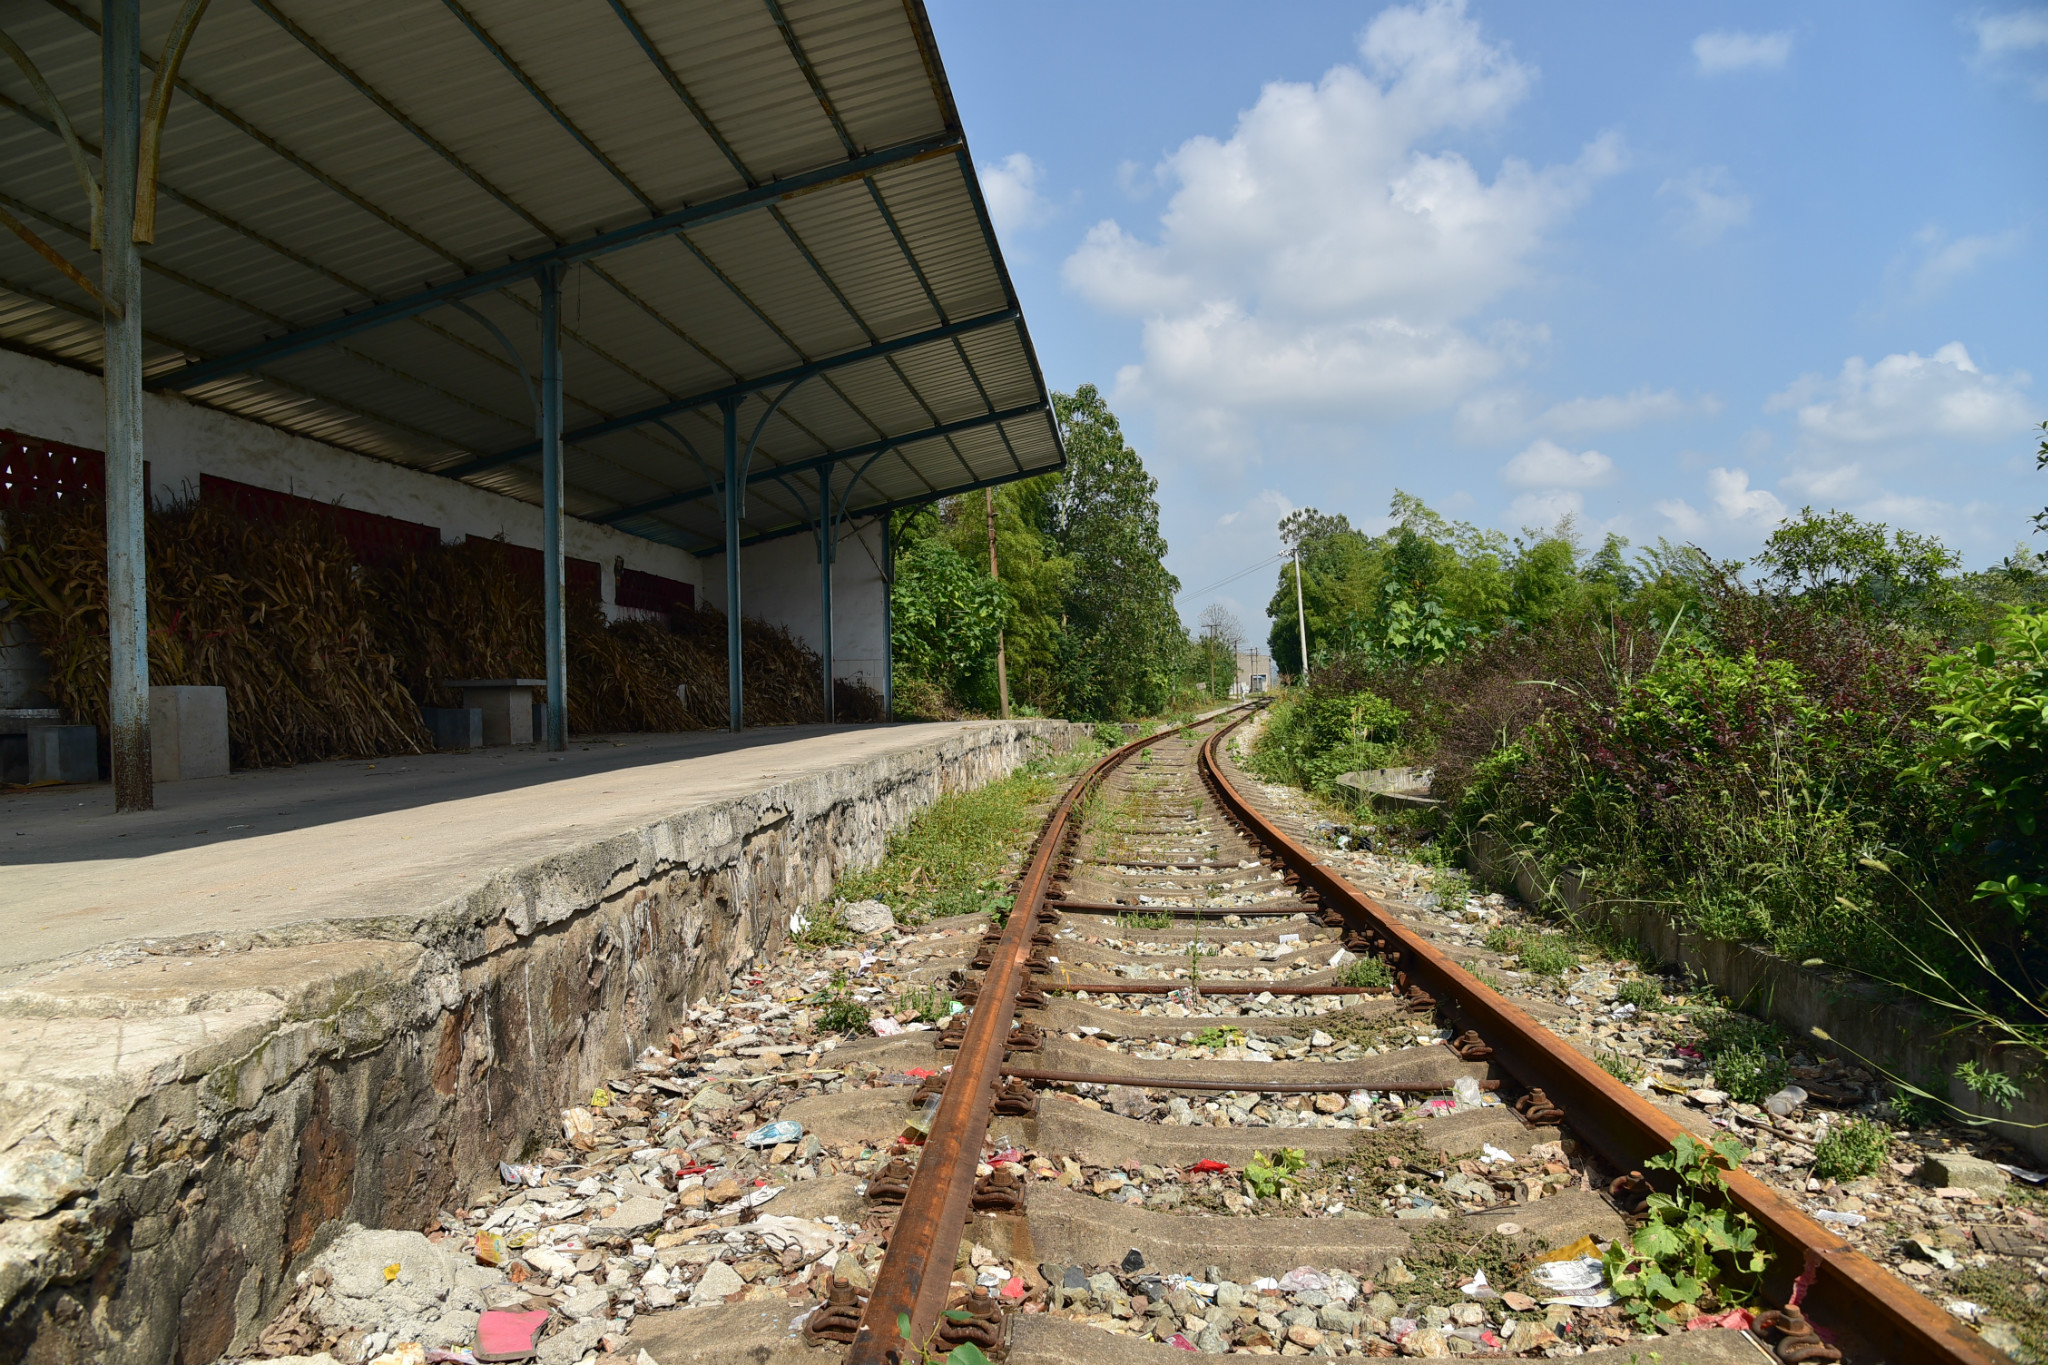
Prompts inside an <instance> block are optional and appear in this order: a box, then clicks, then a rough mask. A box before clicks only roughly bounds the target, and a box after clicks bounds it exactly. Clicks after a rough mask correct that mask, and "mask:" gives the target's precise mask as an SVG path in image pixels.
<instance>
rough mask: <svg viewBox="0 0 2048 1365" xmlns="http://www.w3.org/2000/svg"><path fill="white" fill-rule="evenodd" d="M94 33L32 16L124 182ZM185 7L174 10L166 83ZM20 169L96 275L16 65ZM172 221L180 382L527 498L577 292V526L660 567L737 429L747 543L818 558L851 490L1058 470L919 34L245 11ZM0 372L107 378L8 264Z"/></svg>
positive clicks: (186, 154)
mask: <svg viewBox="0 0 2048 1365" xmlns="http://www.w3.org/2000/svg"><path fill="white" fill-rule="evenodd" d="M98 8H99V7H98V5H97V4H93V3H91V0H42V3H40V4H26V3H24V4H21V5H19V6H10V8H9V15H8V19H7V22H6V29H7V31H8V33H9V34H10V36H12V37H13V38H14V39H15V41H16V42H18V43H19V44H20V45H21V46H22V47H23V48H25V49H26V50H27V51H28V52H29V54H30V55H31V56H32V57H33V58H34V59H35V61H36V62H37V64H38V65H39V66H40V67H41V69H42V72H43V74H44V76H45V77H46V78H47V79H48V81H49V83H50V85H51V87H52V88H53V89H54V91H55V93H56V95H57V97H58V99H59V100H60V101H61V102H62V104H63V105H64V107H65V110H66V111H67V113H68V114H69V117H70V119H71V121H72V124H73V125H74V127H76V128H77V130H78V134H79V136H80V137H81V138H82V139H83V140H84V141H85V142H86V143H87V147H88V152H89V153H90V154H91V155H93V156H94V157H97V154H98V147H99V141H100V138H99V129H100V79H99V36H98ZM177 10H178V0H144V4H143V51H144V54H145V55H144V66H145V71H144V81H145V83H147V82H148V81H149V79H150V78H151V75H152V73H153V69H154V68H153V57H154V55H155V54H156V53H159V52H161V51H162V49H163V46H164V41H165V35H166V34H167V32H168V31H169V30H170V28H171V27H172V24H173V22H174V20H175V17H176V13H177ZM0 164H4V165H5V166H6V167H7V175H6V176H5V179H4V183H0V207H4V208H6V209H7V210H8V211H10V212H11V213H13V214H14V215H15V216H16V217H18V218H20V219H22V220H23V221H24V222H26V223H27V224H28V226H29V227H30V228H31V229H33V230H35V231H36V232H38V233H39V234H40V235H42V236H43V237H44V238H45V239H46V240H48V241H50V242H51V243H52V244H54V245H56V246H57V247H58V249H59V250H61V251H63V252H64V253H65V254H66V255H68V256H70V257H71V259H72V260H73V262H74V263H76V264H78V265H80V267H81V268H83V269H84V270H85V271H86V272H87V274H88V275H96V274H97V263H96V261H94V260H92V259H90V251H89V244H88V241H87V236H86V226H87V221H88V212H87V209H86V206H85V196H84V193H83V192H82V190H81V189H80V187H79V184H78V180H77V177H76V175H75V173H74V170H73V168H72V165H71V162H70V160H69V158H68V156H67V154H66V151H65V147H64V144H63V142H62V141H61V139H60V137H59V136H58V135H57V132H56V130H55V127H54V125H53V124H52V123H51V122H50V121H49V120H48V119H47V118H46V117H45V116H44V114H43V112H42V107H41V105H40V103H39V101H38V100H37V98H36V96H35V95H34V94H33V92H32V91H31V89H30V86H29V84H28V82H27V81H26V80H25V79H24V78H23V77H22V75H21V73H20V72H19V71H17V70H16V69H15V68H14V66H13V64H12V63H0ZM160 194H161V201H160V207H159V211H158V225H157V241H156V244H155V245H154V246H146V247H144V248H143V264H144V270H145V276H144V284H143V289H144V304H143V331H144V338H145V342H144V347H145V349H144V362H145V367H146V374H147V380H146V382H147V384H148V385H149V387H150V388H152V389H155V390H158V391H176V392H182V393H183V394H185V396H187V397H189V398H191V399H192V400H194V401H196V402H200V403H203V404H206V405H208V406H211V407H215V408H218V409H221V410H223V411H226V412H231V413H234V414H236V415H238V416H242V417H247V418H251V419H254V420H256V421H260V422H265V423H268V424H270V425H272V426H276V427H280V428H283V429H285V430H287V431H292V432H295V433H298V434H300V435H304V436H308V437H311V438H314V439H316V440H320V441H325V442H329V443H331V444H334V445H337V446H341V447H344V448H346V449H349V450H353V451H358V452H360V453H363V454H366V455H372V456H376V457H378V458H382V459H386V460H391V461H394V462H396V463H399V464H404V465H410V466H413V467H415V468H419V469H425V470H430V471H433V472H436V473H441V474H446V475H449V476H451V477H457V478H461V479H464V480H466V481H468V482H470V483H473V484H475V485H477V486H479V487H483V488H488V489H491V490H493V491H495V492H500V493H504V494H507V495H510V496H512V497H516V498H521V499H523V500H525V501H528V502H533V503H538V502H539V500H540V484H539V470H538V465H539V454H538V442H537V441H536V440H535V420H534V409H533V403H532V399H531V397H530V389H529V379H528V374H537V370H538V364H539V360H538V356H539V341H538V336H537V326H538V317H539V311H540V305H539V289H538V286H537V284H536V283H535V281H534V278H533V273H532V272H533V268H534V266H535V265H536V264H537V263H539V262H542V261H547V260H553V261H557V262H560V263H562V264H563V265H565V266H566V267H567V274H566V275H565V277H564V279H563V283H562V317H563V334H562V352H563V372H564V388H565V395H564V403H563V410H564V425H565V429H566V432H567V436H566V439H565V446H564V463H563V467H564V479H565V483H566V485H567V487H566V492H565V509H566V510H567V511H568V512H569V513H570V514H572V515H575V516H580V517H583V518H586V519H589V520H593V521H600V522H606V523H609V524H613V525H617V526H619V527H620V528H621V529H623V530H628V531H631V532H634V533H636V534H639V535H642V536H645V537H648V538H650V539H653V540H659V541H665V542H668V543H672V544H676V545H681V546H683V547H685V548H688V549H691V550H696V551H700V552H702V551H711V552H716V551H717V550H719V549H721V548H722V547H723V536H724V531H723V524H722V520H721V513H720V510H719V506H718V502H717V499H716V497H715V495H714V493H713V492H712V487H711V486H712V484H713V482H714V476H715V475H717V474H718V473H720V472H722V463H721V461H722V439H723V438H722V427H721V423H722V418H721V416H720V412H719V407H718V399H719V398H720V397H721V396H725V395H732V396H735V397H736V398H737V400H738V401H739V404H740V406H739V430H740V438H741V440H742V441H743V442H744V441H745V440H746V439H747V437H748V436H749V435H751V434H752V433H753V432H754V431H755V429H756V426H757V424H758V425H760V437H759V443H758V446H757V449H756V453H755V455H754V462H753V466H752V475H751V478H750V486H749V488H748V491H747V497H746V499H745V503H746V513H747V515H746V519H745V521H744V523H743V525H742V536H743V538H745V539H747V540H754V539H761V538H767V537H771V536H774V535H778V534H787V533H790V532H793V531H800V530H805V529H807V526H806V521H807V518H810V517H814V516H815V515H816V509H817V506H818V501H819V496H820V486H819V485H820V480H821V479H822V480H825V481H827V487H828V488H829V490H830V492H831V495H832V497H833V499H834V501H835V503H843V505H844V507H845V510H846V511H847V513H849V514H851V515H859V514H861V513H863V512H870V513H871V512H875V511H878V510H879V509H881V508H883V507H887V506H894V505H901V504H906V503H911V502H916V501H922V500H927V499H931V498H934V497H939V496H943V495H945V494H947V493H950V492H957V491H962V490H965V489H969V488H975V487H981V486H985V485H987V484H990V483H994V482H1000V481H1002V480H1004V479H1005V478H1016V477H1019V476H1022V475H1024V474H1029V473H1037V472H1041V471H1044V470H1048V469H1053V468H1057V467H1058V466H1059V465H1060V463H1061V462H1062V459H1063V456H1062V452H1061V448H1060V441H1059V433H1058V429H1057V426H1056V424H1055V423H1054V420H1053V417H1052V413H1051V407H1050V402H1049V399H1048V395H1047V393H1046V388H1045V382H1044V379H1043V377H1042V375H1041V374H1040V371H1039V368H1038V362H1037V358H1036V356H1035V354H1034V353H1033V351H1032V347H1031V341H1030V337H1029V335H1028V333H1027V332H1026V330H1025V326H1024V320H1023V317H1022V314H1021V311H1020V310H1019V308H1018V305H1017V299H1016V293H1015V291H1014V289H1013V288H1012V287H1011V283H1010V279H1009V273H1008V271H1007V270H1006V268H1005V267H1004V265H1003V261H1002V255H1001V252H1000V250H999V249H998V247H997V245H996V239H995V233H994V231H993V228H992V227H991V225H990V222H989V216H988V210H987V206H986V205H985V204H984V203H983V202H982V198H981V192H980V187H979V184H978V182H977V181H976V178H975V175H974V170H973V165H972V162H971V160H970V158H969V155H968V150H967V145H966V141H965V139H964V137H963V136H962V134H961V131H960V119H959V114H958V111H957V110H956V109H955V107H954V105H953V100H952V95H951V92H950V90H949V89H948V88H947V85H946V79H945V74H944V71H943V69H942V67H941V66H940V64H939V57H938V51H937V48H936V46H935V45H934V43H933V41H932V36H931V31H930V26H929V24H928V23H927V22H926V18H925V14H924V10H923V6H922V4H921V3H920V0H908V3H906V0H693V3H690V4H662V3H655V0H466V3H459V2H458V0H377V3H370V4H354V5H331V4H319V3H314V0H216V2H215V3H214V4H213V5H212V6H211V7H210V8H209V10H208V11H207V13H206V16H205V18H204V20H203V22H201V24H200V25H199V29H198V35H197V37H196V38H195V39H194V41H193V43H192V46H191V48H190V50H189V52H188V53H187V55H186V57H185V61H184V65H183V67H182V68H181V70H180V72H179V80H178V84H177V87H176V94H175V95H174V96H173V99H172V104H171V111H170V118H169V122H168V125H167V127H166V130H165V134H164V150H163V165H162V173H161V191H160ZM493 328H495V329H496V331H497V332H498V333H502V334H503V336H504V337H506V338H509V339H510V341H511V342H512V344H513V345H514V346H515V347H516V348H517V350H518V351H519V353H520V354H521V356H522V357H523V359H522V361H521V363H520V364H515V363H514V362H513V361H512V360H511V359H510V358H509V357H508V356H507V354H506V352H505V350H504V348H503V346H502V345H501V343H500V341H499V340H498V338H497V336H496V335H495V334H494V332H493ZM0 339H4V341H5V342H6V343H8V344H11V345H13V346H15V347H18V348H22V349H27V350H31V351H34V352H37V353H41V354H45V355H49V356H52V357H57V358H62V359H66V360H70V361H73V362H76V363H82V364H85V365H89V366H92V367H94V368H97V367H98V365H99V363H100V348H101V327H100V321H99V315H98V311H97V309H96V307H95V306H94V304H93V303H92V301H91V300H90V299H89V298H87V297H86V296H84V295H83V294H82V293H80V292H78V291H77V290H76V289H75V287H74V286H73V285H72V284H71V283H70V282H68V281H67V280H65V279H64V278H63V277H62V276H61V275H59V274H58V273H57V272H56V271H55V270H54V269H53V268H52V267H51V266H50V265H49V264H48V263H47V262H45V261H44V260H43V259H42V258H41V257H40V256H38V255H36V254H35V253H34V252H33V251H32V250H31V249H30V248H29V247H28V246H27V245H25V244H24V243H22V242H21V241H20V240H19V239H18V238H16V237H15V236H14V235H12V234H10V233H0ZM799 378H801V379H802V380H803V382H802V383H800V384H798V385H797V386H796V387H795V388H794V390H792V391H791V392H790V393H789V394H788V396H787V398H786V399H785V400H784V401H783V402H782V403H781V404H780V406H779V407H776V408H775V409H774V410H773V412H772V414H771V413H770V406H771V403H772V401H773V400H774V399H776V398H777V397H778V396H780V395H781V394H782V392H783V387H784V385H785V384H787V383H789V382H791V381H794V380H796V379H799ZM764 415H765V416H766V420H765V423H763V417H764ZM856 481H857V482H856Z"/></svg>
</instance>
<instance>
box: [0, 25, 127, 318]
mask: <svg viewBox="0 0 2048 1365" xmlns="http://www.w3.org/2000/svg"><path fill="white" fill-rule="evenodd" d="M0 52H5V53H6V54H7V55H8V56H10V57H12V58H13V59H14V64H15V65H16V66H18V67H20V68H21V74H22V75H24V76H26V77H27V78H28V83H29V86H30V88H32V89H33V90H34V91H35V92H36V98H37V99H40V100H41V101H42V102H43V108H44V109H45V110H46V111H47V112H48V113H49V115H50V122H52V123H54V124H56V125H57V133H58V136H60V137H62V138H63V139H64V149H65V150H66V151H68V152H70V153H71V166H72V169H73V170H75V171H77V172H78V183H79V184H80V185H81V186H82V187H83V188H84V190H85V199H86V202H87V203H88V204H90V205H91V206H92V249H93V250H94V251H98V250H99V249H100V214H101V211H102V210H101V204H100V182H99V180H98V179H97V178H96V177H95V176H94V175H93V173H92V163H91V162H89V161H87V160H86V157H85V144H84V143H82V142H80V141H79V140H78V134H77V132H76V131H74V130H73V129H72V127H71V116H70V115H69V114H66V113H65V112H64V106H63V105H61V104H59V103H58V102H57V96H56V95H55V94H53V93H52V92H51V90H50V83H49V82H48V81H46V80H44V79H43V73H42V72H40V71H38V70H36V64H35V63H34V62H32V61H30V60H29V56H28V54H27V53H26V52H23V51H22V50H21V46H20V44H18V43H16V42H15V41H14V39H12V38H10V37H8V36H7V35H6V34H5V33H4V32H0ZM24 240H25V239H24ZM29 245H31V246H33V245H35V243H33V242H30V243H29ZM66 273H67V274H68V273H70V272H68V271H67V272H66ZM93 296H94V297H95V298H97V297H98V296H99V291H98V290H94V291H93Z"/></svg>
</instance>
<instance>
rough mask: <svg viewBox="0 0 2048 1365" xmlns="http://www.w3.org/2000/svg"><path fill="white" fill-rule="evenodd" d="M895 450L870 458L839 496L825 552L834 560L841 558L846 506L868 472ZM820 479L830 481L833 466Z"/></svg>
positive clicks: (883, 451)
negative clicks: (878, 461)
mask: <svg viewBox="0 0 2048 1365" xmlns="http://www.w3.org/2000/svg"><path fill="white" fill-rule="evenodd" d="M895 448H896V447H894V446H890V447H889V450H878V451H876V452H875V453H874V454H872V455H870V456H868V458H867V462H866V463H864V464H863V465H861V467H860V469H859V470H858V471H857V472H856V473H855V474H854V476H853V479H852V481H851V482H849V483H848V484H847V485H846V491H845V492H844V493H841V494H840V495H839V510H838V511H836V512H834V513H833V514H832V536H831V539H830V540H829V541H828V542H827V548H826V550H825V553H826V554H828V555H830V556H831V557H832V558H833V559H835V560H836V559H838V558H839V523H840V522H841V521H842V520H844V519H845V517H846V504H847V503H848V502H850V501H851V500H852V499H853V490H854V489H855V488H857V487H859V486H860V481H861V480H862V479H865V478H866V477H867V476H868V471H869V470H870V469H873V468H874V467H875V461H877V460H879V459H881V458H882V457H883V456H884V455H887V454H888V453H889V451H890V450H894V449H895ZM819 477H820V478H823V479H828V480H829V479H830V478H831V477H832V466H830V465H827V466H825V469H824V471H823V472H822V473H821V474H820V475H819ZM827 486H828V487H829V486H830V485H829V484H828V485H827Z"/></svg>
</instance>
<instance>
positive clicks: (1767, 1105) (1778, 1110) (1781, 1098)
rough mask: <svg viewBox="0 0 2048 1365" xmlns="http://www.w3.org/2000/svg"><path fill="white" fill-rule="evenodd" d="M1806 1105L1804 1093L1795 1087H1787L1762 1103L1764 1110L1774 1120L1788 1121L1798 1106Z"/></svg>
mask: <svg viewBox="0 0 2048 1365" xmlns="http://www.w3.org/2000/svg"><path fill="white" fill-rule="evenodd" d="M1805 1103H1806V1092H1805V1091H1804V1090H1802V1089H1800V1088H1799V1087H1798V1086H1796V1085H1788V1086H1786V1087H1785V1088H1784V1089H1783V1090H1780V1091H1779V1092H1778V1093H1777V1094H1775V1095H1773V1096H1771V1097H1770V1098H1769V1099H1767V1100H1765V1101H1764V1109H1765V1111H1766V1112H1767V1113H1769V1114H1771V1115H1772V1116H1773V1117H1775V1118H1781V1119H1789V1118H1791V1117H1792V1114H1793V1112H1794V1111H1795V1110H1797V1109H1798V1108H1799V1106H1800V1105H1802V1104H1805Z"/></svg>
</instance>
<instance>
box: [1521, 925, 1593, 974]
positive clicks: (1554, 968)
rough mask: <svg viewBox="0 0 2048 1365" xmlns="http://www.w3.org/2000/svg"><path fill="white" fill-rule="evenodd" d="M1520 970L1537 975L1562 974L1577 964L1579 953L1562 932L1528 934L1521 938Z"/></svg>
mask: <svg viewBox="0 0 2048 1365" xmlns="http://www.w3.org/2000/svg"><path fill="white" fill-rule="evenodd" d="M1520 956H1521V959H1522V970H1523V971H1525V972H1534V973H1535V974H1536V975H1538V976H1563V975H1564V974H1565V973H1566V972H1567V971H1569V970H1571V969H1572V968H1573V967H1576V966H1578V965H1579V955H1578V954H1577V953H1575V952H1573V951H1572V946H1571V944H1570V943H1569V942H1568V941H1567V940H1566V939H1565V937H1564V935H1562V934H1530V935H1528V936H1527V937H1525V938H1524V939H1523V940H1522V947H1521V953H1520Z"/></svg>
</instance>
